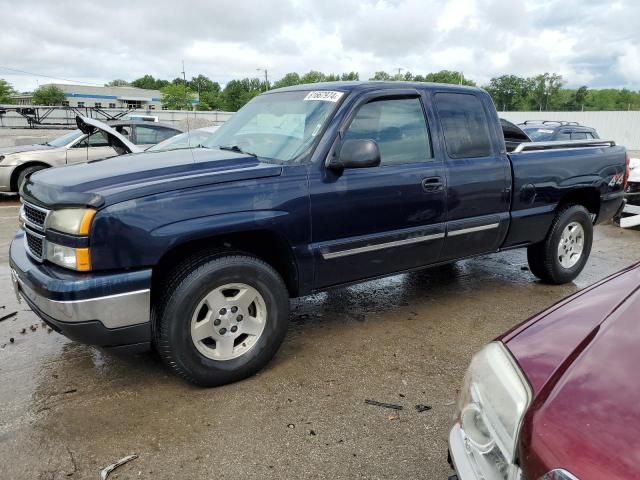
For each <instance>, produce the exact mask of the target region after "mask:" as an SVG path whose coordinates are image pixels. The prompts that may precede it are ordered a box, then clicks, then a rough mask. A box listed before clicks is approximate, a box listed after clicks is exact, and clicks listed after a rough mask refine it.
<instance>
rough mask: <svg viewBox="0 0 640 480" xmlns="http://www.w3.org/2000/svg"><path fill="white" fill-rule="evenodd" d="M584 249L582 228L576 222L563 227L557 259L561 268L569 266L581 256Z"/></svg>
mask: <svg viewBox="0 0 640 480" xmlns="http://www.w3.org/2000/svg"><path fill="white" fill-rule="evenodd" d="M583 251H584V228H582V225H580V224H579V223H578V222H571V223H570V224H569V225H567V226H566V227H564V230H563V231H562V236H561V237H560V244H559V245H558V261H559V262H560V265H562V267H563V268H571V267H573V266H574V265H575V264H576V263H578V262H579V261H580V259H581V258H582V252H583Z"/></svg>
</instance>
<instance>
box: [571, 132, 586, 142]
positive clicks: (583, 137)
mask: <svg viewBox="0 0 640 480" xmlns="http://www.w3.org/2000/svg"><path fill="white" fill-rule="evenodd" d="M586 139H587V134H586V133H585V132H573V133H572V134H571V140H586Z"/></svg>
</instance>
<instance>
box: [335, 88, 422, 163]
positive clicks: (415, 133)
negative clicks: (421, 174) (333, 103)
mask: <svg viewBox="0 0 640 480" xmlns="http://www.w3.org/2000/svg"><path fill="white" fill-rule="evenodd" d="M351 139H361V140H365V139H370V140H375V141H376V142H377V144H378V148H379V149H380V160H381V163H382V165H396V164H402V163H414V162H421V161H424V160H427V159H429V158H431V141H430V138H429V131H428V130H427V124H426V121H425V118H424V112H423V110H422V103H421V102H420V99H419V98H397V99H382V100H374V101H372V102H369V103H367V104H365V105H363V106H362V107H361V108H360V110H358V113H357V114H356V116H355V117H354V118H353V120H352V122H351V124H350V125H349V128H348V130H347V131H346V132H345V135H344V138H343V140H351Z"/></svg>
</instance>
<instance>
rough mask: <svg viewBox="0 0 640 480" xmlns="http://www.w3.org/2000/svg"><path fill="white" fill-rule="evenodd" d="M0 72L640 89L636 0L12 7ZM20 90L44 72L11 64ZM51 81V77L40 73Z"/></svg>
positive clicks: (191, 1) (188, 0)
mask: <svg viewBox="0 0 640 480" xmlns="http://www.w3.org/2000/svg"><path fill="white" fill-rule="evenodd" d="M0 18H2V19H3V22H2V25H3V35H2V42H0V65H2V66H5V67H11V68H15V69H21V70H26V71H30V72H37V73H42V74H46V75H51V76H55V77H62V78H71V79H77V80H82V81H85V82H95V83H98V84H102V83H104V82H107V81H109V80H112V79H114V78H125V79H134V78H137V77H139V76H141V75H143V74H145V73H150V74H152V75H154V76H156V77H161V78H168V79H171V78H174V77H177V76H179V75H180V71H181V70H182V66H181V61H182V60H183V59H184V60H185V63H186V68H187V74H188V75H196V74H198V73H203V74H205V75H208V76H210V77H211V78H212V79H214V80H217V81H219V82H221V83H225V82H227V81H229V80H230V79H231V78H237V77H244V76H251V77H253V76H258V75H260V74H259V73H258V72H256V69H257V68H267V69H268V70H269V73H270V78H271V79H277V78H279V77H281V76H282V75H284V74H285V73H287V72H290V71H298V72H306V71H308V70H311V69H315V70H321V71H325V72H327V73H328V72H334V73H339V72H343V71H351V70H355V71H358V72H360V76H361V78H363V79H366V78H368V77H369V76H370V75H372V74H373V72H375V71H377V70H386V71H389V72H393V71H394V70H395V69H396V68H404V69H407V70H409V71H411V72H413V73H421V74H425V73H428V72H432V71H437V70H441V69H449V70H458V71H460V70H462V71H463V72H464V74H465V76H467V77H469V78H472V79H474V80H476V81H477V82H479V83H481V84H482V83H484V82H487V81H488V80H489V79H490V78H491V77H492V76H496V75H501V74H506V73H514V74H518V75H533V74H536V73H542V72H557V73H560V74H562V75H563V76H564V77H565V80H566V81H568V82H569V85H571V86H576V85H582V84H587V85H589V86H592V87H605V86H611V87H627V88H632V89H639V88H640V59H639V57H640V53H639V51H640V29H638V28H637V26H636V25H635V23H634V22H633V21H630V20H632V19H635V18H640V2H637V1H635V0H617V1H614V2H610V1H607V0H539V1H537V2H530V1H526V0H359V1H356V0H324V1H321V2H318V1H317V0H280V1H277V2H266V1H264V0H262V1H261V0H216V1H215V2H209V1H205V0H183V1H182V2H179V3H176V2H169V1H168V0H137V1H135V2H128V3H126V4H122V3H120V4H118V3H113V2H75V1H71V0H58V1H56V2H47V1H42V0H40V1H38V0H22V1H21V2H15V1H13V0H0ZM0 78H6V79H7V80H9V81H10V82H12V83H14V84H15V85H16V86H17V87H18V88H20V89H30V88H34V87H35V86H36V78H37V77H34V76H30V75H18V74H15V73H11V72H10V71H8V70H3V69H0ZM39 81H40V82H41V83H42V82H46V81H47V79H45V78H39Z"/></svg>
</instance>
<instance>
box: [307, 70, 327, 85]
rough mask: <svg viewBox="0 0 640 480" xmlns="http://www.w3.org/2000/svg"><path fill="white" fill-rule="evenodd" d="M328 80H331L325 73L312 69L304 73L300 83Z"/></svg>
mask: <svg viewBox="0 0 640 480" xmlns="http://www.w3.org/2000/svg"><path fill="white" fill-rule="evenodd" d="M326 81H331V80H328V79H327V76H326V75H325V74H324V73H322V72H318V71H316V70H311V71H310V72H307V73H305V74H304V75H302V78H300V83H320V82H326Z"/></svg>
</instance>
